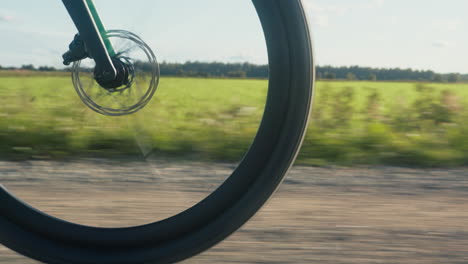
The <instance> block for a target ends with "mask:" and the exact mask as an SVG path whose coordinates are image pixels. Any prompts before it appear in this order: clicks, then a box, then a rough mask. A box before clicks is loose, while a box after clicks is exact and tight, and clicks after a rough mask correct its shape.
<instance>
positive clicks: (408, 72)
mask: <svg viewBox="0 0 468 264" xmlns="http://www.w3.org/2000/svg"><path fill="white" fill-rule="evenodd" d="M134 67H135V68H136V69H137V70H141V71H151V65H150V64H148V63H144V62H136V63H135V65H134ZM0 70H27V71H44V72H53V71H70V68H64V69H57V68H54V67H49V66H39V67H35V66H34V65H32V64H28V65H23V66H21V67H2V66H0ZM160 70H161V75H162V76H179V77H204V78H259V79H264V78H268V73H269V70H268V65H257V64H251V63H222V62H209V63H208V62H196V61H195V62H191V61H188V62H185V63H170V62H163V63H161V64H160ZM316 75H317V78H318V79H319V80H350V81H353V80H368V81H426V82H452V83H455V82H462V81H463V82H464V81H468V74H459V73H448V74H440V73H436V72H434V71H429V70H426V71H421V70H413V69H400V68H370V67H360V66H350V67H334V66H318V67H316Z"/></svg>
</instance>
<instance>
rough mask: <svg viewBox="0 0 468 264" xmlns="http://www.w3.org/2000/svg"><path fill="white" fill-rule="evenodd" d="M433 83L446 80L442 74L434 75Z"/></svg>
mask: <svg viewBox="0 0 468 264" xmlns="http://www.w3.org/2000/svg"><path fill="white" fill-rule="evenodd" d="M431 81H433V82H443V81H444V78H443V77H442V74H437V73H436V74H434V75H433V76H432V80H431Z"/></svg>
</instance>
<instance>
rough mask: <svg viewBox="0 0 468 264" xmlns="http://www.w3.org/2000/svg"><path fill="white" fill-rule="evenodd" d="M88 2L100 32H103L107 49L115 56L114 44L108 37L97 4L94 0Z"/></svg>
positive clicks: (110, 54)
mask: <svg viewBox="0 0 468 264" xmlns="http://www.w3.org/2000/svg"><path fill="white" fill-rule="evenodd" d="M86 3H87V4H88V7H89V10H90V11H91V15H92V16H93V18H94V22H95V23H96V26H97V28H98V30H99V33H100V34H101V37H102V39H103V40H104V44H105V45H106V49H107V52H108V53H109V56H111V57H114V56H115V51H114V47H113V46H112V43H111V41H110V40H109V38H108V37H107V31H106V29H105V28H104V24H103V23H102V20H101V18H100V17H99V14H98V12H97V9H96V6H95V5H94V2H93V0H86Z"/></svg>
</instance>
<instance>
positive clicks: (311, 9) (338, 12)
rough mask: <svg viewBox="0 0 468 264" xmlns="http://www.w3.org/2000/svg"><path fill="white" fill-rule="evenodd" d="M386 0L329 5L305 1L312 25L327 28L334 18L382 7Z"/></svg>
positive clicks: (313, 0) (315, 1)
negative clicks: (355, 11) (356, 11)
mask: <svg viewBox="0 0 468 264" xmlns="http://www.w3.org/2000/svg"><path fill="white" fill-rule="evenodd" d="M384 3H385V0H365V1H364V2H362V3H360V4H356V3H351V4H350V3H346V4H339V5H337V4H327V3H325V4H324V3H322V2H320V1H317V0H307V1H305V6H306V9H307V13H308V14H309V17H310V18H311V20H312V23H313V24H314V25H316V26H319V27H327V26H329V25H330V21H331V20H332V19H333V17H336V16H343V15H346V14H348V13H350V12H352V11H353V10H363V9H375V8H379V7H381V6H382V5H383V4H384Z"/></svg>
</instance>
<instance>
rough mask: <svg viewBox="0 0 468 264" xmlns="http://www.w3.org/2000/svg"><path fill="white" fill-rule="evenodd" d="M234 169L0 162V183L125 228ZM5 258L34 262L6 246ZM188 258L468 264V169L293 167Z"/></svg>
mask: <svg viewBox="0 0 468 264" xmlns="http://www.w3.org/2000/svg"><path fill="white" fill-rule="evenodd" d="M232 168H233V165H231V164H203V163H183V164H179V163H177V164H175V163H174V162H158V164H157V167H156V168H150V170H152V171H153V172H155V173H153V174H152V175H153V176H148V175H149V174H148V173H146V172H148V168H145V167H143V166H142V164H140V163H131V164H120V165H118V164H116V163H112V162H103V161H92V160H91V161H90V160H88V161H79V162H63V163H58V162H44V161H43V162H39V161H38V162H29V163H10V162H0V182H1V183H3V184H5V185H6V186H7V187H8V188H9V189H11V190H13V191H14V192H15V193H16V194H17V195H18V196H19V197H21V198H22V199H24V200H26V201H27V202H29V203H31V204H33V205H35V206H38V207H39V208H40V209H42V210H44V211H46V212H47V213H50V214H53V215H56V216H60V217H64V218H66V219H68V220H73V221H78V222H80V223H84V224H94V225H100V226H121V225H126V224H140V223H146V222H149V221H151V220H154V219H158V218H163V217H167V216H169V215H171V214H173V213H175V212H177V211H178V210H180V209H183V208H185V207H187V206H190V205H191V204H193V203H194V202H196V201H197V200H198V199H200V198H203V196H204V195H206V192H208V191H210V190H212V189H213V188H215V187H216V186H217V184H219V183H220V182H221V181H222V180H223V179H224V178H225V176H226V175H228V173H229V171H231V170H232ZM32 172H34V174H32ZM130 173H131V174H132V178H131V180H130V179H129V178H128V177H127V175H128V174H130ZM89 175H91V176H93V177H89ZM154 175H156V176H154ZM59 176H60V177H59ZM155 186H157V188H156V187H155ZM124 190H125V191H124ZM45 194H47V195H45ZM115 205H118V207H117V206H115ZM150 206H151V207H154V206H158V212H153V213H150V214H148V208H150ZM143 212H145V213H143ZM134 215H139V216H140V217H139V218H138V219H137V220H138V221H140V222H134V221H135V218H134V217H133V216H134ZM0 263H1V264H3V263H5V264H6V263H13V264H20V263H25V264H26V263H36V262H34V261H31V260H28V259H26V258H24V257H22V256H18V255H17V254H15V253H13V252H11V251H9V250H7V249H5V248H2V247H0ZM185 263H187V264H189V263H203V264H205V263H213V264H214V263H232V264H234V263H252V264H253V263H330V264H331V263H333V264H335V263H410V264H412V263H459V264H461V263H468V169H467V168H460V169H450V170H443V169H437V170H419V169H404V168H391V167H378V168H354V169H346V168H310V167H296V168H294V170H293V171H292V172H291V174H290V175H289V177H288V179H287V180H286V181H285V182H284V184H283V185H282V187H281V188H280V190H279V191H278V192H277V194H276V195H275V197H274V198H273V199H272V200H271V201H270V202H269V203H268V205H267V206H266V207H264V208H263V209H262V211H261V212H260V213H259V214H258V215H257V216H256V217H255V218H254V219H253V220H252V221H250V222H249V223H248V224H247V225H245V226H244V227H243V228H242V229H241V230H240V231H238V232H237V233H235V234H234V235H233V236H231V237H230V238H229V239H228V240H226V241H225V242H223V243H221V244H220V245H218V246H216V247H215V248H213V249H211V250H210V251H208V252H206V253H204V254H202V255H201V256H198V257H196V258H194V259H191V260H188V261H186V262H185Z"/></svg>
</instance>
